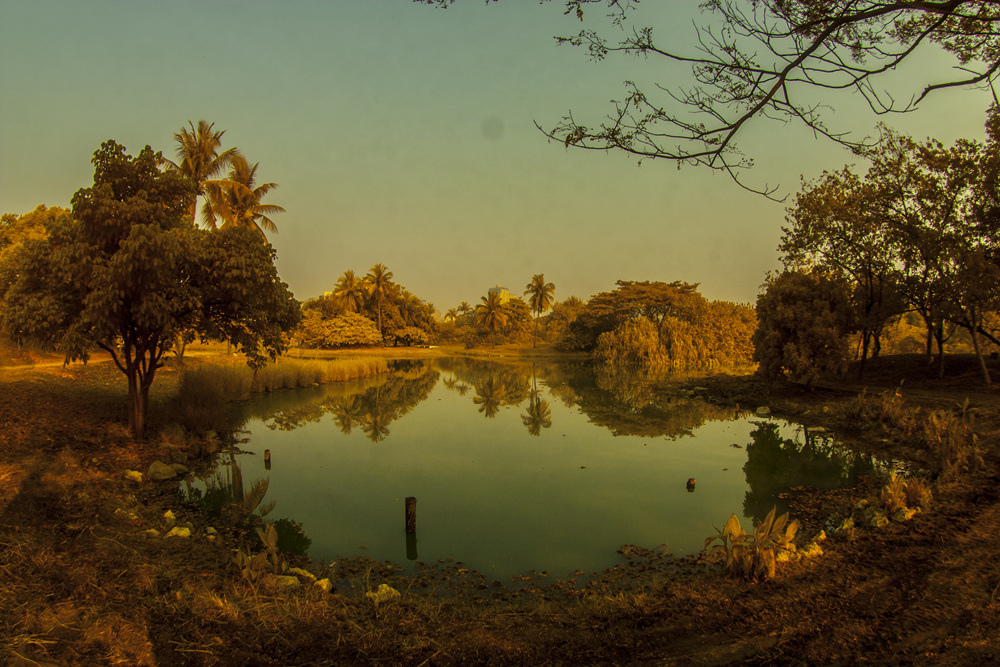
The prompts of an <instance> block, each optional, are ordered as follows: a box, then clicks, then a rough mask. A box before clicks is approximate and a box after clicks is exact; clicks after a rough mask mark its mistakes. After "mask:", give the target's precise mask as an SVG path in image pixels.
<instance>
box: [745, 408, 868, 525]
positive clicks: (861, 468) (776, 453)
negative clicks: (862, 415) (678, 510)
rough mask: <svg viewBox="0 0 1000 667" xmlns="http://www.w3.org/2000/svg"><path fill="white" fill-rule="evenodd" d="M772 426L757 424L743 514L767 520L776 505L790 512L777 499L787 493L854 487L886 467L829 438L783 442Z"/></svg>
mask: <svg viewBox="0 0 1000 667" xmlns="http://www.w3.org/2000/svg"><path fill="white" fill-rule="evenodd" d="M778 428H779V427H778V424H776V423H774V422H764V421H762V422H759V423H758V424H757V428H756V429H754V431H753V432H752V433H751V437H752V438H753V440H752V441H751V442H750V443H749V444H747V447H746V450H747V462H746V464H745V465H744V466H743V472H744V473H745V474H746V480H747V487H748V488H747V492H746V499H745V500H744V502H743V513H744V515H745V516H752V517H754V518H755V519H757V520H761V519H763V518H764V517H765V516H766V515H767V513H768V512H769V511H770V510H771V508H772V507H774V506H775V505H777V506H778V509H779V511H782V512H783V511H785V510H786V509H787V503H784V502H783V501H782V499H781V498H780V497H779V496H780V495H781V494H782V493H784V492H785V491H787V490H788V489H791V488H795V487H798V486H810V487H813V488H818V489H840V488H849V487H853V486H854V485H855V484H856V483H857V479H858V476H859V475H863V474H868V473H872V472H875V471H876V470H879V469H881V468H883V467H885V464H884V463H882V462H880V461H878V460H877V459H875V458H874V457H872V456H871V455H870V454H860V453H857V452H852V451H850V450H848V449H845V448H844V447H842V446H839V445H837V444H836V443H835V442H834V440H833V438H832V437H830V436H828V435H825V434H822V435H820V434H813V435H811V434H809V432H808V431H807V430H805V429H803V438H802V440H801V441H799V440H796V439H792V438H782V437H781V434H780V433H779V431H778Z"/></svg>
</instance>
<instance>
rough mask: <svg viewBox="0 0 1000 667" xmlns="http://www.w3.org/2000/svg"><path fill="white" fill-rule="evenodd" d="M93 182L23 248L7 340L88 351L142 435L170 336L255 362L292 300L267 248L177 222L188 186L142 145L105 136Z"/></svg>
mask: <svg viewBox="0 0 1000 667" xmlns="http://www.w3.org/2000/svg"><path fill="white" fill-rule="evenodd" d="M93 164H94V184H93V186H91V187H89V188H83V189H81V190H79V191H78V192H77V193H76V194H75V195H74V196H73V212H72V216H68V215H63V216H59V217H57V218H56V219H55V220H53V221H51V222H50V223H49V224H48V225H47V227H48V229H47V231H48V235H47V237H46V238H44V239H37V240H34V241H32V242H30V243H29V244H28V245H27V247H26V249H25V253H24V256H23V259H22V262H21V265H20V270H19V271H18V275H17V277H16V279H15V280H14V281H13V283H12V284H11V285H10V287H9V289H8V290H7V292H6V294H5V296H4V308H3V312H2V320H3V325H4V327H5V328H6V329H7V331H8V332H9V333H10V334H11V336H12V337H13V338H14V339H15V340H26V339H32V340H36V341H39V342H42V343H46V344H48V345H51V346H54V347H55V348H57V349H59V350H61V351H62V352H64V353H65V354H66V358H67V360H73V359H86V358H87V357H88V356H89V354H90V352H91V351H92V349H93V348H94V347H97V348H100V349H102V350H104V351H106V352H107V353H108V354H110V356H111V359H112V360H113V361H114V363H115V365H116V366H117V367H118V369H119V370H120V371H121V372H122V373H123V374H124V375H125V377H126V378H127V381H128V418H129V427H130V429H131V430H132V432H133V433H135V434H137V435H139V434H142V433H143V430H144V428H145V423H146V413H147V405H148V400H149V390H150V387H151V386H152V384H153V380H154V378H155V376H156V372H157V370H158V369H159V368H160V367H161V366H162V365H163V355H164V354H165V353H166V352H168V351H169V350H170V349H171V347H172V345H173V342H174V340H175V337H176V335H177V333H178V332H179V331H182V330H186V329H192V328H193V329H195V330H196V331H198V332H199V333H200V334H201V335H202V336H205V337H212V338H217V339H219V338H221V339H226V340H230V341H232V342H233V343H235V344H236V345H238V346H239V347H240V348H242V350H243V351H244V352H245V353H246V355H247V357H248V360H249V363H250V364H251V365H254V366H258V365H261V364H262V363H263V362H264V361H265V360H266V359H267V358H268V357H270V358H274V357H275V356H276V355H277V354H279V353H280V352H281V351H282V350H283V349H284V346H285V343H284V340H283V334H284V333H285V332H287V331H289V330H290V329H291V328H292V327H293V326H294V325H295V323H296V322H297V320H298V313H299V310H298V304H297V302H296V301H295V300H294V299H293V298H292V295H291V294H290V292H289V291H288V288H287V286H286V285H285V284H284V283H282V282H281V281H280V280H279V279H278V275H277V271H276V269H275V267H274V256H275V253H274V250H273V248H271V247H270V245H267V244H263V243H260V242H259V240H257V239H256V238H254V233H253V232H251V231H250V230H247V229H240V228H234V229H227V230H221V231H219V232H215V233H213V232H208V231H205V230H200V229H196V228H195V227H194V226H192V225H191V223H190V221H189V220H188V219H187V214H188V212H189V210H190V203H191V199H192V197H193V196H194V188H193V185H192V184H191V182H190V180H188V179H187V178H185V177H183V176H182V175H180V174H179V173H177V172H176V171H169V170H168V171H162V170H161V169H160V165H161V164H162V157H161V156H160V155H159V154H158V153H154V152H153V151H152V149H150V148H149V147H148V146H147V147H146V148H144V149H143V150H142V151H141V152H140V153H139V154H138V155H136V156H135V157H132V156H130V155H128V154H127V153H126V152H125V149H124V148H123V147H122V146H120V145H119V144H117V143H115V142H114V141H107V142H105V143H104V144H102V145H101V147H100V149H98V150H97V151H96V152H95V153H94V158H93Z"/></svg>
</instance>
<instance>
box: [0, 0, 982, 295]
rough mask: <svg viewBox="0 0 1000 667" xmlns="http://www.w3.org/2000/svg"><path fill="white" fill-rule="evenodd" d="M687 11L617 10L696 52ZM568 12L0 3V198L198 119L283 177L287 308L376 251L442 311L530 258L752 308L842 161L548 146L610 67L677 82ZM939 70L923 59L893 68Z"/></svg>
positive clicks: (803, 137) (828, 147)
mask: <svg viewBox="0 0 1000 667" xmlns="http://www.w3.org/2000/svg"><path fill="white" fill-rule="evenodd" d="M699 3H700V0H671V1H670V2H650V3H642V4H641V5H640V11H639V12H637V13H635V14H634V15H633V17H632V21H633V23H634V24H636V25H639V26H643V25H650V26H653V27H654V31H655V32H654V35H656V36H658V38H659V39H661V40H663V41H664V42H665V43H669V44H670V45H671V46H673V47H675V48H689V49H693V46H694V36H695V32H694V29H693V27H692V23H691V22H692V21H693V20H695V19H698V20H699V21H703V20H705V19H704V18H699V17H700V15H699V13H698V4H699ZM563 12H564V3H562V2H561V1H560V0H553V1H552V2H548V3H541V4H540V3H539V2H537V0H500V2H499V3H496V4H489V5H487V4H485V3H483V2H482V0H459V2H457V3H456V4H455V5H453V6H452V7H451V8H449V9H444V10H442V9H435V8H432V7H428V6H424V5H419V4H414V3H412V2H411V1H410V0H377V1H375V0H336V1H333V0H330V1H319V0H315V1H303V0H286V1H282V2H278V1H276V0H275V1H272V2H260V1H255V0H233V1H217V0H207V1H197V2H186V1H181V0H174V1H171V2H162V1H147V0H113V1H108V0H62V1H52V0H0V212H4V213H18V214H20V213H26V212H28V211H31V210H33V209H34V208H35V207H36V206H38V205H39V204H44V205H46V206H66V207H68V206H69V202H70V199H71V198H72V196H73V193H74V192H76V191H77V190H78V189H80V188H83V187H88V186H89V185H91V184H92V182H93V168H92V165H91V164H90V159H91V157H92V155H93V152H94V151H95V150H96V149H97V148H98V147H99V146H100V144H101V143H102V142H103V141H106V140H107V139H114V140H115V141H117V142H118V143H121V144H123V145H124V146H125V147H126V148H127V149H128V150H129V152H130V153H132V154H135V153H137V152H138V151H140V150H141V149H142V148H143V147H144V146H145V145H147V144H148V145H150V146H152V147H153V148H154V149H155V150H158V151H162V152H163V154H164V155H165V156H167V157H171V158H172V157H174V152H175V148H176V144H175V142H174V140H173V135H174V133H175V132H178V131H179V130H180V129H181V127H182V126H187V123H188V121H191V122H193V123H195V124H197V123H198V121H199V120H201V119H205V120H208V121H209V122H213V123H214V124H215V129H217V130H225V135H224V136H223V147H224V148H229V147H233V146H235V147H237V148H239V149H240V150H241V151H242V152H243V153H244V154H245V155H246V156H247V158H248V160H249V161H250V162H251V164H252V163H254V162H257V163H259V165H260V166H259V169H258V180H259V181H261V182H264V181H266V182H273V183H277V184H278V187H277V188H276V189H275V190H273V191H272V192H271V193H269V195H268V196H267V198H266V199H265V202H267V203H273V204H278V205H281V206H283V207H284V208H285V209H286V212H285V213H280V214H277V215H276V216H274V218H273V219H274V221H275V223H276V224H277V226H278V233H276V234H270V235H269V240H270V241H271V243H272V244H273V245H274V247H275V248H276V250H277V253H278V259H277V264H278V270H279V273H280V275H281V278H282V279H283V280H284V281H285V282H287V283H288V285H289V287H290V288H291V290H292V292H293V293H294V294H295V296H296V297H297V298H298V299H300V300H305V299H309V298H313V297H316V296H319V295H320V294H322V293H323V292H324V291H325V290H332V289H333V286H334V284H335V283H336V281H337V278H338V277H339V276H341V275H342V274H343V272H344V271H345V270H347V269H352V270H354V271H355V272H356V273H357V274H359V275H363V274H365V273H367V272H368V270H369V269H370V268H371V267H372V266H373V265H375V264H376V263H382V264H384V265H385V266H386V267H388V269H389V270H391V271H392V272H393V276H394V279H395V281H396V282H397V283H399V284H401V285H403V286H404V287H406V288H407V289H408V290H409V291H410V292H412V293H414V294H416V295H417V296H418V297H420V298H422V299H425V300H427V301H429V302H431V303H433V304H434V305H435V306H436V307H437V308H438V310H439V311H440V312H442V313H443V312H445V311H446V310H448V309H450V308H454V307H456V306H457V305H458V304H459V303H460V302H462V301H467V302H469V303H470V304H476V303H478V302H479V300H480V297H482V296H483V295H485V294H486V292H487V290H488V289H489V288H490V287H492V286H494V285H503V286H505V287H507V288H508V289H510V291H511V293H512V294H520V293H521V292H523V291H524V288H525V286H526V285H527V283H528V282H529V281H530V280H531V278H532V276H533V275H534V274H536V273H542V274H544V276H545V279H546V280H547V281H548V282H552V283H554V285H555V296H556V298H557V300H562V299H565V298H567V297H569V296H577V297H579V298H582V299H584V300H586V299H587V298H589V297H590V296H591V295H593V294H596V293H598V292H601V291H607V290H611V289H613V288H614V287H615V281H616V280H653V281H657V280H658V281H665V282H670V281H674V280H682V281H686V282H691V283H699V284H700V285H701V288H700V289H701V292H702V293H703V294H704V295H705V296H706V297H707V298H709V299H723V300H729V301H738V302H752V301H754V300H755V299H756V295H757V293H758V291H759V288H760V285H761V283H762V282H763V281H764V279H765V275H766V273H767V272H768V271H771V270H775V269H778V268H779V267H780V264H779V253H778V252H777V246H778V243H779V240H780V236H781V227H782V224H783V223H784V216H785V209H786V207H787V206H788V204H789V203H790V202H791V201H792V199H793V198H794V193H795V192H796V190H797V189H798V187H799V184H800V179H801V178H802V177H803V176H804V177H805V178H806V179H815V178H817V177H818V176H819V175H820V174H821V173H822V172H823V170H834V169H839V168H841V167H843V166H844V165H845V164H847V163H851V162H854V161H856V160H855V158H853V157H852V155H851V154H850V153H848V152H847V151H845V150H844V149H843V148H841V147H839V146H837V145H835V144H833V143H831V142H829V141H827V140H817V139H814V138H813V137H812V136H811V135H810V134H809V133H808V132H807V131H805V130H804V129H803V128H800V127H796V126H794V125H785V124H781V123H775V122H764V121H759V122H758V121H755V122H753V123H751V124H750V125H749V126H748V127H747V131H746V133H745V135H744V136H743V137H741V145H742V147H743V149H744V151H745V152H747V153H749V154H751V155H752V156H753V157H754V158H755V161H756V164H755V167H754V169H753V171H751V172H750V173H749V174H748V175H747V179H746V180H748V181H749V182H750V183H753V184H755V185H762V184H765V183H766V184H769V185H777V186H780V190H779V192H780V193H782V194H786V195H790V198H789V200H788V201H787V202H786V203H784V204H781V203H775V202H773V201H769V200H767V199H765V198H763V197H761V196H759V195H755V194H752V193H750V192H747V191H745V190H742V189H740V188H739V187H738V186H736V185H735V184H734V183H733V182H732V181H731V180H730V179H729V178H728V177H727V176H725V175H723V174H719V173H713V172H710V171H707V170H705V169H699V168H695V167H684V168H682V169H680V170H678V169H677V166H676V164H674V163H669V162H666V161H645V162H643V163H642V164H641V165H640V164H638V163H637V161H636V159H635V158H632V157H629V156H626V155H624V154H616V153H604V152H597V151H583V150H578V149H567V148H565V147H564V146H563V145H562V144H561V143H558V142H550V141H548V140H547V139H546V137H545V136H544V135H543V134H542V133H541V132H540V131H539V130H538V129H537V128H536V126H535V124H536V123H538V124H539V125H541V126H542V127H552V126H554V125H555V124H557V123H558V121H559V120H560V119H561V118H562V117H563V116H564V115H566V114H567V113H568V112H570V111H572V113H573V114H574V117H575V118H576V119H577V120H578V121H580V122H582V123H584V124H590V125H596V124H597V123H598V122H599V121H600V119H601V118H602V117H603V116H604V114H606V113H608V112H609V111H610V110H611V106H610V104H609V101H610V100H612V99H619V98H621V97H622V95H623V91H624V88H623V85H622V84H623V82H624V81H626V80H634V81H637V82H642V83H660V84H664V85H670V86H685V85H687V84H689V83H690V74H689V72H688V71H687V70H686V69H684V68H683V67H677V66H669V65H666V64H665V63H663V62H659V61H655V60H652V59H649V60H646V59H637V58H635V57H629V56H618V57H612V58H609V59H607V60H604V61H600V62H595V61H593V60H590V59H589V58H588V57H587V54H586V53H585V52H584V51H583V50H581V49H575V48H572V47H569V46H565V45H563V46H560V45H557V44H556V41H555V39H554V36H556V35H571V34H575V33H577V32H579V30H580V29H581V27H584V28H590V27H594V28H600V29H602V30H604V31H605V33H606V34H608V35H609V36H612V37H614V36H616V28H614V27H613V26H610V25H609V22H608V20H607V19H606V17H605V16H604V15H603V12H601V11H600V10H599V9H594V10H591V11H589V12H587V13H586V14H585V17H584V22H583V23H582V24H581V23H580V22H579V21H578V20H577V19H576V18H575V17H573V16H566V15H564V14H563ZM950 65H951V63H950V62H948V61H947V58H946V57H945V56H942V55H941V54H939V53H933V52H932V53H931V54H929V55H928V56H926V57H924V56H921V59H920V60H915V61H914V62H913V63H912V64H911V65H910V66H909V69H905V68H904V70H903V71H900V72H897V73H895V74H894V76H895V77H897V80H898V81H899V82H900V85H905V83H906V82H907V81H909V80H911V79H912V78H913V77H915V76H916V75H919V74H925V73H926V72H927V71H930V70H933V69H935V68H936V69H941V68H944V67H949V66H950ZM819 101H822V102H824V103H826V104H828V105H829V107H830V108H829V109H828V110H827V120H828V122H829V124H830V125H832V126H836V127H837V128H838V129H847V130H850V131H852V132H853V133H854V136H857V137H861V136H866V135H872V134H874V133H875V131H876V130H875V125H876V123H877V122H878V121H879V120H885V119H881V118H876V117H874V116H873V115H872V114H871V113H869V112H867V111H866V108H865V107H864V104H863V101H862V100H860V99H858V98H857V96H848V95H840V96H839V97H837V98H836V99H834V98H821V99H820V100H819ZM988 105H989V98H988V96H987V95H986V94H985V93H983V92H981V91H957V92H951V93H949V94H947V95H943V96H939V97H934V98H931V99H930V100H929V101H928V102H926V103H925V104H923V105H922V107H921V109H920V110H919V111H918V112H915V113H913V114H908V115H905V116H895V117H892V118H891V119H889V120H890V122H891V124H892V125H893V127H895V128H897V129H899V130H900V131H902V132H905V133H908V134H911V135H912V136H915V137H918V138H924V137H927V136H933V137H936V138H938V139H941V140H942V141H944V142H945V143H951V142H953V141H954V140H955V139H957V138H960V137H967V138H974V139H982V137H983V122H984V120H985V110H986V108H987V107H988Z"/></svg>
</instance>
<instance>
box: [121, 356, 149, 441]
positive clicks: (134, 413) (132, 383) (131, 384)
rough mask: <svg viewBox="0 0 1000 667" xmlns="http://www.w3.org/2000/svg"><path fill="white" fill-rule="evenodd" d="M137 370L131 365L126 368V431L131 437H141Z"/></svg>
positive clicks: (141, 426)
mask: <svg viewBox="0 0 1000 667" xmlns="http://www.w3.org/2000/svg"><path fill="white" fill-rule="evenodd" d="M137 375H138V369H137V368H134V367H133V366H132V365H131V364H130V365H129V366H128V367H127V368H126V373H125V376H126V377H127V378H128V430H129V432H130V433H131V434H132V435H136V436H138V435H142V428H143V426H144V424H143V423H142V420H141V419H140V416H139V407H138V405H139V379H138V377H137Z"/></svg>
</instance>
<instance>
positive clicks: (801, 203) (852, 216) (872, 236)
mask: <svg viewBox="0 0 1000 667" xmlns="http://www.w3.org/2000/svg"><path fill="white" fill-rule="evenodd" d="M882 201H883V200H882V192H881V191H880V188H879V187H877V186H876V185H875V184H873V183H871V182H868V181H865V180H862V179H861V178H860V177H859V176H857V175H856V174H854V173H853V171H852V170H851V169H850V168H846V167H845V168H844V169H843V170H841V171H838V172H834V173H824V174H823V176H822V177H821V178H820V179H818V181H816V182H813V183H805V184H804V185H803V190H802V192H800V193H799V195H798V196H797V199H796V202H795V206H794V207H792V208H790V209H789V211H788V215H787V217H786V220H787V221H788V223H789V225H788V227H785V228H783V230H782V231H783V232H784V234H783V236H782V242H781V245H780V246H779V250H781V251H782V252H783V253H784V257H783V262H784V264H785V266H786V267H787V268H790V269H794V268H798V267H811V266H816V265H821V266H824V267H826V268H827V269H830V270H833V271H836V272H838V273H840V274H841V275H844V276H846V277H848V278H849V279H850V280H851V281H852V283H853V284H854V302H855V306H856V308H857V324H858V326H859V328H860V329H861V339H862V344H861V364H860V366H859V374H861V373H863V372H864V367H865V361H866V360H867V358H868V353H869V349H871V350H872V351H873V356H874V355H877V354H878V351H879V349H880V347H881V345H880V341H881V336H882V332H883V330H884V329H885V327H886V325H887V324H888V323H889V322H891V321H892V320H894V319H898V317H899V316H900V315H901V314H902V313H903V312H904V311H905V310H906V304H905V302H904V300H903V299H902V297H901V294H900V285H899V267H898V261H897V253H896V252H895V251H894V246H893V239H894V228H893V226H892V224H891V220H890V218H889V216H887V215H886V214H885V213H884V212H883V210H882Z"/></svg>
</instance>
